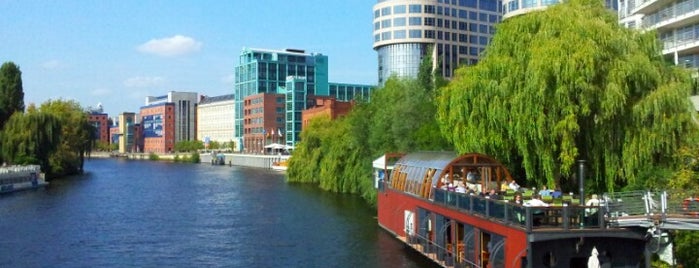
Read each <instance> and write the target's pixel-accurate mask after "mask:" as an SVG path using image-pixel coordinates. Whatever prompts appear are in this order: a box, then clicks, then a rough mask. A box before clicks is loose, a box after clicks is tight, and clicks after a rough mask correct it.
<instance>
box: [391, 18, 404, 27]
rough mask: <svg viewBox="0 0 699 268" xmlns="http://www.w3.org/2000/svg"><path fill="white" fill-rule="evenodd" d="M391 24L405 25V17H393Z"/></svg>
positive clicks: (396, 25)
mask: <svg viewBox="0 0 699 268" xmlns="http://www.w3.org/2000/svg"><path fill="white" fill-rule="evenodd" d="M393 26H394V27H400V26H405V18H395V19H393Z"/></svg>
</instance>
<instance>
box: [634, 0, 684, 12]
mask: <svg viewBox="0 0 699 268" xmlns="http://www.w3.org/2000/svg"><path fill="white" fill-rule="evenodd" d="M673 2H674V1H673V0H645V1H644V0H640V1H639V2H638V3H639V5H638V6H636V8H634V9H633V10H632V11H631V14H651V13H654V12H657V11H658V10H660V9H662V8H663V7H665V6H667V5H670V4H672V3H673Z"/></svg>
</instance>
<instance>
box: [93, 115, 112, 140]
mask: <svg viewBox="0 0 699 268" xmlns="http://www.w3.org/2000/svg"><path fill="white" fill-rule="evenodd" d="M87 120H88V121H89V122H90V124H92V125H93V126H94V127H95V131H96V133H95V140H98V141H101V142H104V143H107V144H108V143H109V125H110V124H109V116H108V115H107V114H104V113H89V114H88V119H87Z"/></svg>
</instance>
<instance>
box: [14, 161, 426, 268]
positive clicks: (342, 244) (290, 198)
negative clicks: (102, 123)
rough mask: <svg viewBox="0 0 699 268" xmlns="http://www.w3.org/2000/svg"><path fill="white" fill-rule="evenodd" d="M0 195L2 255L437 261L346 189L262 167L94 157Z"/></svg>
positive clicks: (209, 262) (282, 263) (178, 263)
mask: <svg viewBox="0 0 699 268" xmlns="http://www.w3.org/2000/svg"><path fill="white" fill-rule="evenodd" d="M86 170H87V171H88V173H87V174H85V175H83V176H77V177H71V178H66V179H62V180H57V181H53V182H52V183H51V184H50V185H49V186H48V187H47V188H45V189H39V190H36V191H26V192H18V193H13V194H9V195H3V196H0V267H435V265H434V264H433V263H432V262H430V261H428V260H426V259H425V258H424V257H422V256H421V255H419V254H418V253H415V252H414V251H412V250H411V249H408V248H405V247H404V246H403V245H402V244H401V243H400V242H398V240H396V239H395V238H393V237H391V236H390V235H389V234H388V233H387V232H385V231H383V230H382V229H380V228H379V227H378V226H377V223H376V219H375V211H374V210H372V209H371V208H369V207H368V206H367V205H366V204H365V203H364V201H363V200H361V199H360V198H358V197H355V196H348V195H337V194H332V193H326V192H323V191H320V190H318V189H317V188H315V186H307V185H297V184H287V183H286V182H285V181H284V175H283V174H281V173H276V172H274V171H271V170H264V169H252V168H241V167H226V166H210V165H206V164H203V165H196V164H174V163H160V162H151V161H128V160H117V159H93V160H90V161H88V162H87V163H86Z"/></svg>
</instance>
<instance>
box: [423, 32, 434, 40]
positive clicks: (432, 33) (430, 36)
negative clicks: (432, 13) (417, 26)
mask: <svg viewBox="0 0 699 268" xmlns="http://www.w3.org/2000/svg"><path fill="white" fill-rule="evenodd" d="M425 38H434V30H425Z"/></svg>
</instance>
